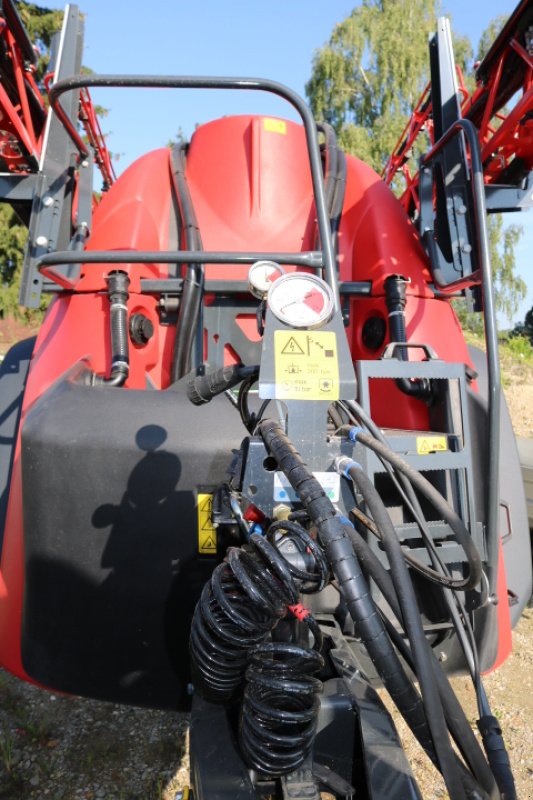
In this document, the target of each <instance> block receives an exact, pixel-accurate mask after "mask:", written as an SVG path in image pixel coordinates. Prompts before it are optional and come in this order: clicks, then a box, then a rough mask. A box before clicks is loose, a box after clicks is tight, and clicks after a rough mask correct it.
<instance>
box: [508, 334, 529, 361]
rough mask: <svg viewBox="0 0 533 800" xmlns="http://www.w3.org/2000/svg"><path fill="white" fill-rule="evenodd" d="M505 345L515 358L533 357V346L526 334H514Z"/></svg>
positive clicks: (527, 358)
mask: <svg viewBox="0 0 533 800" xmlns="http://www.w3.org/2000/svg"><path fill="white" fill-rule="evenodd" d="M505 347H506V348H507V351H508V352H509V353H510V354H511V355H513V356H514V357H515V358H518V359H522V360H525V361H530V360H531V359H533V347H532V346H531V342H530V341H529V339H528V338H527V337H526V336H512V337H511V338H510V339H508V340H507V341H506V342H505Z"/></svg>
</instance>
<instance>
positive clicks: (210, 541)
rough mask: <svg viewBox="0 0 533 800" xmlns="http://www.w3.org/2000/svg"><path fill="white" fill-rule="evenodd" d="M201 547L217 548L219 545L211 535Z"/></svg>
mask: <svg viewBox="0 0 533 800" xmlns="http://www.w3.org/2000/svg"><path fill="white" fill-rule="evenodd" d="M201 548H202V550H216V549H217V546H216V544H215V542H214V541H213V539H212V537H211V536H209V537H208V538H207V539H205V541H203V542H202V544H201Z"/></svg>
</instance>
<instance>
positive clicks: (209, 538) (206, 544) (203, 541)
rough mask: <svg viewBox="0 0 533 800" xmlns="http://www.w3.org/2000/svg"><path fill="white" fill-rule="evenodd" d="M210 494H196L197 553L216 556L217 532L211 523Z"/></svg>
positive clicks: (211, 498) (211, 500)
mask: <svg viewBox="0 0 533 800" xmlns="http://www.w3.org/2000/svg"><path fill="white" fill-rule="evenodd" d="M212 509H213V495H212V494H198V552H199V553H204V554H206V555H216V552H217V532H216V528H215V527H214V526H213V523H212V522H211V512H212Z"/></svg>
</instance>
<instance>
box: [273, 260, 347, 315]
mask: <svg viewBox="0 0 533 800" xmlns="http://www.w3.org/2000/svg"><path fill="white" fill-rule="evenodd" d="M268 305H269V307H270V310H271V311H272V313H273V314H274V316H275V317H277V319H279V320H280V322H283V323H284V324H285V325H289V326H290V327H292V328H319V327H320V326H321V325H324V324H325V323H326V322H328V321H329V320H330V319H331V316H332V314H333V309H334V307H335V303H334V299H333V292H332V291H331V289H330V287H329V286H328V284H327V283H325V282H324V281H323V280H322V278H318V277H317V276H316V275H311V274H309V273H305V272H292V273H290V274H289V275H284V276H283V277H282V278H278V280H277V281H276V282H275V283H273V284H272V286H271V287H270V291H269V293H268Z"/></svg>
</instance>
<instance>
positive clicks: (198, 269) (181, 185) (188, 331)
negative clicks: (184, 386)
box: [171, 145, 204, 382]
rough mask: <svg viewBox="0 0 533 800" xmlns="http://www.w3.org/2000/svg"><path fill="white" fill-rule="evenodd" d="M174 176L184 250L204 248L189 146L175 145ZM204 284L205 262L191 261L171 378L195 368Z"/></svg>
mask: <svg viewBox="0 0 533 800" xmlns="http://www.w3.org/2000/svg"><path fill="white" fill-rule="evenodd" d="M171 161H172V176H173V179H174V186H175V190H176V195H177V198H178V203H179V206H180V210H181V215H182V218H183V231H184V239H185V242H184V245H185V247H184V249H185V250H192V251H200V250H202V249H203V247H202V240H201V237H200V230H199V228H198V222H197V219H196V214H195V211H194V206H193V203H192V198H191V194H190V192H189V186H188V184H187V178H186V176H185V145H178V146H177V147H174V148H173V150H172V154H171ZM203 287H204V268H203V265H202V264H189V265H188V266H187V272H186V274H185V278H184V280H183V289H182V293H181V302H180V306H179V310H178V321H177V323H176V335H175V339H174V352H173V354H172V367H171V380H172V381H173V382H174V381H177V380H178V379H179V378H182V377H183V376H184V375H186V374H187V372H189V371H190V368H191V350H192V346H193V342H194V339H195V336H196V334H197V329H198V319H199V316H200V308H201V302H202V293H203Z"/></svg>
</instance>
